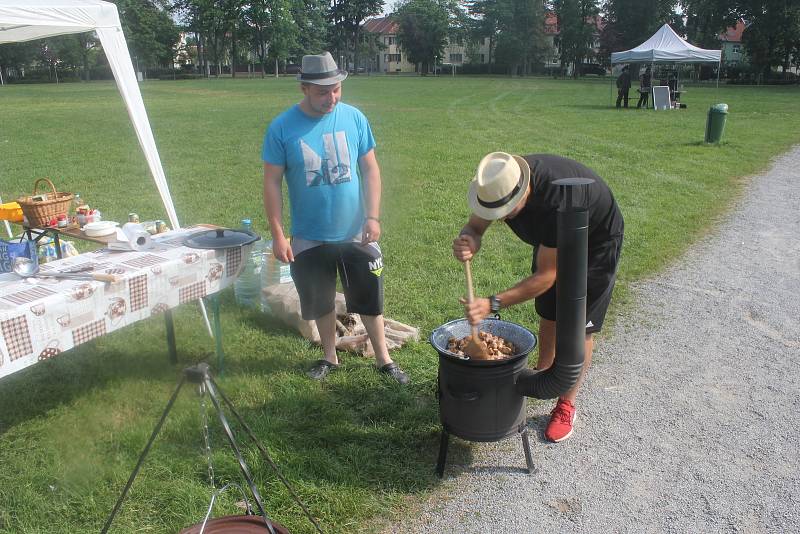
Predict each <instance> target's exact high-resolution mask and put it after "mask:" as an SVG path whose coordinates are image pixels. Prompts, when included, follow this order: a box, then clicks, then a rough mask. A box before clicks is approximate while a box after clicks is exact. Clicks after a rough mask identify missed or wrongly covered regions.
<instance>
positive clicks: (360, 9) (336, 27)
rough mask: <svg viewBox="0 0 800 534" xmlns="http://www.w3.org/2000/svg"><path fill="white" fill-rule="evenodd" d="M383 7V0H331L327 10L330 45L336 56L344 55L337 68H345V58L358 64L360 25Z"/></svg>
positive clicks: (377, 13)
mask: <svg viewBox="0 0 800 534" xmlns="http://www.w3.org/2000/svg"><path fill="white" fill-rule="evenodd" d="M381 9H383V0H331V5H330V10H329V11H328V22H329V23H330V25H331V26H332V27H331V32H330V33H329V38H330V45H331V48H332V49H333V50H335V51H336V53H337V55H338V56H345V64H344V65H339V68H341V69H346V68H347V58H351V59H352V61H353V64H354V65H357V64H358V43H359V42H361V26H362V24H363V22H364V20H366V18H367V17H372V16H375V15H379V14H380V12H381Z"/></svg>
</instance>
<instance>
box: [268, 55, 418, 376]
mask: <svg viewBox="0 0 800 534" xmlns="http://www.w3.org/2000/svg"><path fill="white" fill-rule="evenodd" d="M297 78H298V80H299V81H300V89H301V90H302V91H303V100H301V101H300V103H299V104H296V105H294V106H292V107H291V108H289V109H288V110H287V111H284V112H283V113H282V114H280V115H279V116H278V117H276V118H275V120H273V121H272V123H271V124H270V125H269V128H268V129H267V134H266V136H265V138H264V148H263V151H262V159H263V160H264V207H265V209H266V212H267V218H268V220H269V226H270V231H271V233H272V252H273V253H274V254H275V257H276V258H277V259H278V260H280V261H282V262H284V263H291V272H292V279H293V280H294V284H295V287H296V288H297V293H298V295H299V296H300V313H301V314H302V316H303V319H305V320H307V321H310V320H314V321H315V322H316V324H317V330H319V337H320V341H321V342H322V350H323V356H324V359H321V360H317V362H316V363H315V364H314V365H313V366H312V368H311V369H310V370H309V372H308V375H309V376H310V377H311V378H314V379H316V380H320V379H322V378H325V376H327V374H328V373H330V372H331V371H333V370H334V369H337V368H338V367H339V360H338V358H337V356H336V310H335V306H334V302H335V297H336V274H337V271H338V273H339V276H340V278H341V281H342V287H343V290H344V296H345V301H346V302H347V311H348V312H350V313H358V314H360V315H361V321H362V322H363V323H364V327H365V328H366V329H367V334H369V339H370V341H371V342H372V348H373V349H374V350H375V360H376V365H377V368H378V370H379V371H380V372H382V373H385V374H386V375H388V376H390V377H391V378H392V379H394V380H396V381H397V382H399V383H400V384H406V383H408V381H409V379H408V376H407V375H406V374H405V373H404V372H403V371H402V370H401V369H400V367H398V366H397V364H396V363H394V362H393V361H392V359H391V358H390V357H389V351H388V349H387V347H386V337H385V334H384V324H383V255H382V254H381V248H380V246H378V239H379V238H380V236H381V224H380V202H381V171H380V168H379V167H378V160H377V159H376V157H375V138H374V137H373V136H372V129H371V128H370V126H369V122H368V121H367V118H366V117H365V116H364V114H363V113H361V112H360V111H359V110H358V109H356V108H354V107H353V106H348V105H347V104H343V103H340V102H339V100H340V99H341V97H342V81H344V79H345V78H347V72H346V71H344V70H339V68H338V67H337V65H336V62H335V61H334V59H333V57H331V54H330V53H329V52H325V53H323V54H319V55H308V56H303V63H302V70H301V73H300V74H299V75H298V76H297ZM284 177H285V178H286V183H287V185H288V188H289V203H290V207H291V215H292V242H291V243H289V240H288V239H287V238H286V235H285V234H284V231H283V215H282V212H283V198H282V196H281V183H282V180H283V178H284Z"/></svg>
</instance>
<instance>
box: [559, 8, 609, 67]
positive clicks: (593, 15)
mask: <svg viewBox="0 0 800 534" xmlns="http://www.w3.org/2000/svg"><path fill="white" fill-rule="evenodd" d="M553 11H554V12H555V14H556V17H557V19H558V48H559V56H560V57H561V68H562V70H563V69H564V68H565V67H566V66H567V65H569V64H572V65H573V67H574V68H573V71H572V72H573V76H575V77H577V76H578V74H580V73H581V72H580V67H581V65H582V64H583V63H584V61H585V60H586V59H589V58H590V57H591V55H592V49H593V44H594V34H595V31H596V29H597V17H598V16H599V14H600V8H599V7H598V5H597V1H596V0H554V1H553Z"/></svg>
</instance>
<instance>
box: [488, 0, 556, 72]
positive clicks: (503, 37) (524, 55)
mask: <svg viewBox="0 0 800 534" xmlns="http://www.w3.org/2000/svg"><path fill="white" fill-rule="evenodd" d="M496 8H497V10H496V14H495V16H496V17H497V27H498V35H497V48H496V55H497V60H498V62H502V63H505V64H507V65H508V70H509V74H511V75H512V76H514V75H516V74H523V75H527V74H530V73H531V70H532V66H533V65H534V64H536V63H542V60H543V57H544V55H545V53H546V50H547V48H548V46H547V44H546V43H545V41H544V6H543V4H542V2H539V1H537V0H498V1H497V4H496Z"/></svg>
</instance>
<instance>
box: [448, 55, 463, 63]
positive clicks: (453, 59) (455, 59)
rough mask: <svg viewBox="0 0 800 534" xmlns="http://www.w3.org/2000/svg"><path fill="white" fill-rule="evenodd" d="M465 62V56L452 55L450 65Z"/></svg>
mask: <svg viewBox="0 0 800 534" xmlns="http://www.w3.org/2000/svg"><path fill="white" fill-rule="evenodd" d="M463 62H464V55H463V54H450V63H463Z"/></svg>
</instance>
